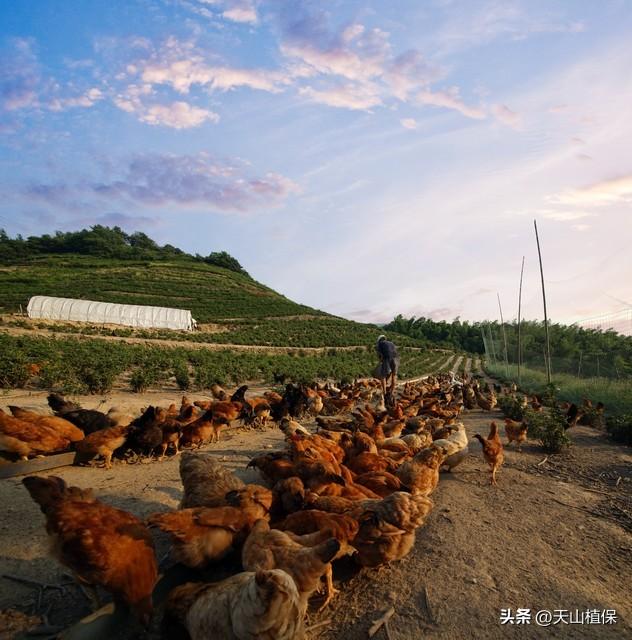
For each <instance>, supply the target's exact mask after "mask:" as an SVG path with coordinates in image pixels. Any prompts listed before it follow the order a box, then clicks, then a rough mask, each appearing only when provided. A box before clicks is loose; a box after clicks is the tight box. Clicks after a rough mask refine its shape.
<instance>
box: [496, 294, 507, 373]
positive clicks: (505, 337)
mask: <svg viewBox="0 0 632 640" xmlns="http://www.w3.org/2000/svg"><path fill="white" fill-rule="evenodd" d="M496 295H497V296H498V308H499V309H500V324H501V326H502V329H503V341H504V343H505V376H506V377H507V379H509V358H508V357H507V333H506V332H505V320H504V319H503V308H502V307H501V306H500V293H498V292H496Z"/></svg>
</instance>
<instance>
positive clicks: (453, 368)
mask: <svg viewBox="0 0 632 640" xmlns="http://www.w3.org/2000/svg"><path fill="white" fill-rule="evenodd" d="M461 362H463V356H459V357H458V358H457V359H456V360H455V361H454V362H453V363H452V366H451V367H450V371H451V372H452V373H456V372H457V371H458V370H459V367H460V366H461Z"/></svg>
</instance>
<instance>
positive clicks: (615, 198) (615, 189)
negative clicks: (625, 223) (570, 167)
mask: <svg viewBox="0 0 632 640" xmlns="http://www.w3.org/2000/svg"><path fill="white" fill-rule="evenodd" d="M547 200H549V202H552V203H555V204H563V205H573V206H589V207H590V206H596V207H598V206H603V205H611V204H618V203H625V204H629V203H632V174H631V175H626V176H621V177H619V178H612V179H610V180H604V181H601V182H597V183H595V184H592V185H589V186H587V187H581V188H579V189H569V190H567V191H562V192H560V193H557V194H554V195H552V196H548V198H547Z"/></svg>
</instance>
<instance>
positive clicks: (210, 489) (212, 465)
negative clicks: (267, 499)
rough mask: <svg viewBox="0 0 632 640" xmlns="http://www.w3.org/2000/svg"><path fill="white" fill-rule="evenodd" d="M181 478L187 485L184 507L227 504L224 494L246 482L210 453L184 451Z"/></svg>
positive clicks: (185, 485) (182, 503)
mask: <svg viewBox="0 0 632 640" xmlns="http://www.w3.org/2000/svg"><path fill="white" fill-rule="evenodd" d="M180 478H181V479H182V486H183V487H184V495H183V496H182V501H181V502H180V509H185V508H188V507H220V506H223V505H225V504H226V502H225V497H224V496H225V495H226V494H227V493H228V492H229V491H233V490H234V489H242V488H243V487H244V486H245V485H244V483H243V482H242V481H241V480H240V479H239V478H238V477H237V476H235V475H234V474H233V473H232V472H230V471H229V470H228V469H226V468H225V467H224V466H223V465H222V463H221V462H219V461H218V460H217V458H215V457H214V456H213V455H211V454H209V453H189V452H185V453H183V454H182V457H181V458H180Z"/></svg>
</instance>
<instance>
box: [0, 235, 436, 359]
mask: <svg viewBox="0 0 632 640" xmlns="http://www.w3.org/2000/svg"><path fill="white" fill-rule="evenodd" d="M220 265H222V266H220ZM34 295H50V296H59V297H65V298H82V299H87V300H101V301H105V302H119V303H125V304H141V305H152V306H164V307H176V308H181V309H189V310H191V312H192V314H193V317H194V318H195V319H196V320H197V321H198V323H199V324H201V325H204V324H208V325H211V326H210V327H204V326H202V330H201V331H197V332H194V333H190V334H187V333H182V332H173V331H142V330H133V329H131V328H127V327H117V328H112V327H107V328H106V327H100V326H86V325H80V324H74V323H73V324H65V325H63V326H56V327H51V326H50V325H45V324H44V323H41V322H35V323H34V322H30V323H28V324H25V323H23V322H22V321H21V320H19V319H13V320H11V319H8V320H7V319H5V320H4V322H3V323H2V326H3V327H7V328H10V327H12V326H20V325H21V326H22V327H23V328H35V329H44V328H46V329H48V330H54V331H56V332H58V333H81V334H83V335H95V334H100V335H118V336H121V337H140V338H159V339H164V340H174V339H176V340H179V341H187V342H188V341H194V342H209V343H216V344H218V343H219V344H240V345H265V346H278V347H284V346H289V347H348V346H369V345H371V344H372V343H373V342H374V341H375V339H376V338H377V336H378V335H379V334H380V333H381V330H380V329H379V328H378V327H376V326H375V325H370V324H361V323H357V322H351V321H349V320H344V319H342V318H336V317H334V316H330V315H328V314H326V313H324V312H322V311H319V310H317V309H312V308H311V307H308V306H305V305H301V304H297V303H295V302H292V301H291V300H289V299H288V298H286V297H284V296H282V295H280V294H279V293H277V292H275V291H273V290H272V289H270V288H269V287H266V286H265V285H263V284H260V283H259V282H257V281H255V280H254V279H253V278H252V277H251V276H250V275H249V274H248V273H246V271H244V270H243V268H242V267H241V265H240V264H239V262H238V261H237V260H235V258H233V257H231V256H229V255H228V254H226V253H225V252H214V253H211V254H210V255H209V256H207V257H203V256H199V255H196V256H192V255H189V254H186V253H185V252H183V251H182V250H180V249H177V248H176V247H172V246H170V245H166V246H163V247H161V246H159V245H157V244H156V243H155V242H154V241H153V240H152V239H151V238H148V237H147V236H145V235H144V234H142V233H135V234H131V235H130V234H126V233H125V232H123V231H122V230H121V229H118V228H114V229H110V228H107V227H100V226H96V227H93V228H92V229H89V230H83V231H77V232H69V233H57V234H55V235H54V236H40V237H35V236H33V237H29V238H27V239H23V238H19V237H18V238H9V237H8V236H7V235H6V234H5V233H3V232H1V231H0V313H2V314H14V313H16V312H19V310H20V308H22V310H23V311H24V310H25V309H26V305H27V304H28V301H29V298H31V296H34ZM392 335H395V334H392ZM397 342H398V344H400V345H402V346H406V345H408V346H421V345H423V344H424V342H425V341H423V340H419V339H417V338H414V337H409V336H398V338H397Z"/></svg>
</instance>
